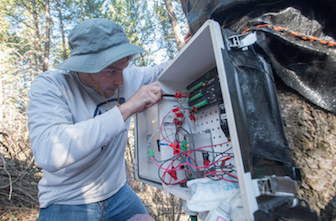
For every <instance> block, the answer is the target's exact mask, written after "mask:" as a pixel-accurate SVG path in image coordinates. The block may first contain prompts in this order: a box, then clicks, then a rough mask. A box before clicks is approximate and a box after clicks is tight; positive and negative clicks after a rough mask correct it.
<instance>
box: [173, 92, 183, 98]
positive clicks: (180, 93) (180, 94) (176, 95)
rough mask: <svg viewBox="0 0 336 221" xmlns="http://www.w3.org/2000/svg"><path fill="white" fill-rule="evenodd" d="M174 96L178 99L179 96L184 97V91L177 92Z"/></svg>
mask: <svg viewBox="0 0 336 221" xmlns="http://www.w3.org/2000/svg"><path fill="white" fill-rule="evenodd" d="M174 97H175V98H176V99H178V98H182V97H183V93H182V92H176V93H175V95H174Z"/></svg>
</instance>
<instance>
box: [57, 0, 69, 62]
mask: <svg viewBox="0 0 336 221" xmlns="http://www.w3.org/2000/svg"><path fill="white" fill-rule="evenodd" d="M57 10H58V18H59V22H60V29H61V34H62V51H63V60H65V59H67V58H68V55H67V52H66V48H67V47H66V42H65V31H64V25H63V15H62V9H61V4H60V1H59V0H57Z"/></svg>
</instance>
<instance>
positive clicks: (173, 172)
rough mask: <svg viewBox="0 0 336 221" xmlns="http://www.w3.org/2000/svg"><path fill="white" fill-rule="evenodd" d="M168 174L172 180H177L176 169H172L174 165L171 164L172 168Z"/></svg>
mask: <svg viewBox="0 0 336 221" xmlns="http://www.w3.org/2000/svg"><path fill="white" fill-rule="evenodd" d="M168 174H169V175H170V176H171V177H172V178H173V179H174V180H177V174H176V170H174V167H173V166H172V169H171V170H169V171H168Z"/></svg>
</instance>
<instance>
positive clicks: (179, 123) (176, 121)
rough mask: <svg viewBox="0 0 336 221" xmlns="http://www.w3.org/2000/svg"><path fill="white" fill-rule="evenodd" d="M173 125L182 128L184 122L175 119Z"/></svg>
mask: <svg viewBox="0 0 336 221" xmlns="http://www.w3.org/2000/svg"><path fill="white" fill-rule="evenodd" d="M173 123H174V124H175V125H176V126H181V125H182V124H183V121H180V120H179V119H177V118H175V119H174V120H173Z"/></svg>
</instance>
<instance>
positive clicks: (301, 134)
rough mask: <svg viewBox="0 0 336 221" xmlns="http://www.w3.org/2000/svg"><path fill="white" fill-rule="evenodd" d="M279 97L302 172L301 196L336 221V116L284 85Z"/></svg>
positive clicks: (291, 144) (286, 126)
mask: <svg viewBox="0 0 336 221" xmlns="http://www.w3.org/2000/svg"><path fill="white" fill-rule="evenodd" d="M277 86H278V85H277ZM278 97H279V101H280V106H281V110H282V116H283V119H284V128H285V132H286V136H287V139H288V143H289V147H290V148H291V151H292V156H293V158H294V160H295V162H296V164H297V166H298V167H299V168H300V169H301V173H302V183H301V187H300V190H299V197H300V198H302V199H305V200H307V201H308V202H309V204H310V207H311V208H312V209H314V210H316V211H317V212H318V214H320V218H321V219H322V220H335V217H336V198H335V192H336V186H335V180H336V160H335V155H336V116H335V114H332V113H330V112H327V111H325V110H323V109H321V108H319V107H317V106H316V105H314V104H312V103H310V102H309V101H308V100H306V99H305V98H304V97H302V96H301V95H299V94H298V93H296V92H295V91H294V90H292V89H290V88H289V87H287V86H284V85H280V87H278Z"/></svg>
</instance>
